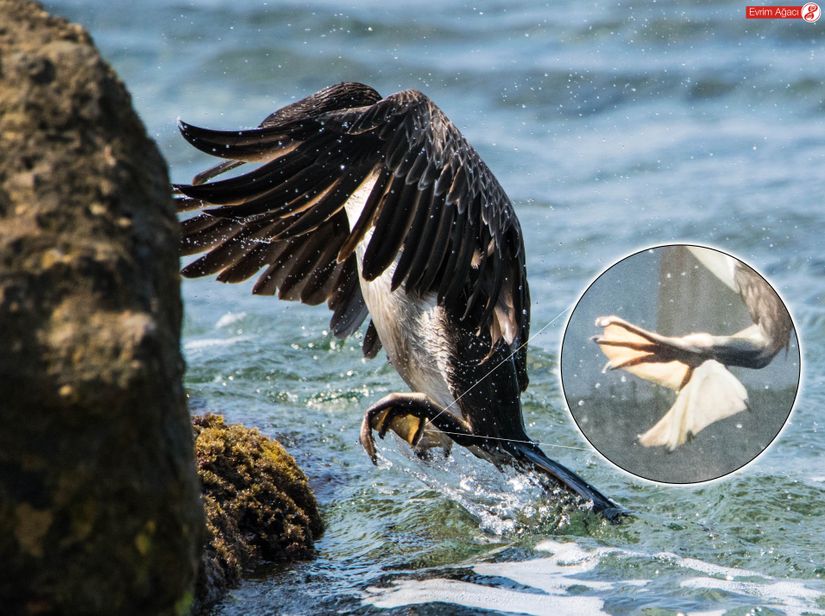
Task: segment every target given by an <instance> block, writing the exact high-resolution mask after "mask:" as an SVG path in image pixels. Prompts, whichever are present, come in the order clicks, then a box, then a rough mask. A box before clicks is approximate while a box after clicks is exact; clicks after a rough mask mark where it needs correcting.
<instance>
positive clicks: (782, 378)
mask: <svg viewBox="0 0 825 616" xmlns="http://www.w3.org/2000/svg"><path fill="white" fill-rule="evenodd" d="M561 376H562V387H563V389H564V395H565V398H566V399H567V404H568V406H569V407H570V411H571V413H572V415H573V419H574V420H575V421H576V424H577V425H578V427H579V429H580V430H581V431H582V433H583V434H584V436H585V437H586V438H587V440H588V441H590V443H591V444H592V445H593V447H595V448H596V449H597V450H598V451H599V452H600V453H601V454H602V455H604V456H605V457H606V458H607V459H608V460H610V461H611V462H613V463H614V464H616V465H617V466H619V467H621V468H622V469H624V470H626V471H628V472H629V473H632V474H634V475H637V476H639V477H643V478H645V479H649V480H652V481H658V482H663V483H697V482H702V481H710V480H712V479H717V478H719V477H722V476H724V475H727V474H728V473H731V472H733V471H735V470H737V469H740V468H742V467H743V466H745V465H746V464H748V463H749V462H751V461H752V460H754V459H755V458H756V457H757V456H759V454H761V453H762V452H763V451H765V449H766V448H767V447H768V445H770V443H771V442H772V441H773V440H774V439H775V438H776V436H777V435H778V434H779V432H780V431H781V430H782V427H783V426H784V425H785V422H786V421H787V419H788V416H789V415H790V412H791V408H792V407H793V403H794V399H795V398H796V392H797V390H798V388H799V379H800V353H799V342H798V339H797V336H796V330H795V328H794V326H793V322H792V320H791V316H790V314H789V312H788V309H787V308H786V306H785V304H784V303H783V301H782V299H781V298H780V297H779V295H778V294H777V293H776V291H775V290H774V289H773V287H771V285H770V284H769V283H768V282H767V281H766V280H765V278H763V277H762V275H760V274H759V273H758V272H757V271H756V270H754V269H753V268H751V267H750V266H748V265H746V264H745V263H743V262H742V261H740V260H738V259H736V258H734V257H732V256H730V255H728V254H726V253H724V252H721V251H719V250H716V249H713V248H706V247H702V246H690V245H670V246H659V247H656V248H651V249H648V250H643V251H641V252H637V253H635V254H632V255H630V256H628V257H626V258H624V259H622V260H621V261H619V262H618V263H616V264H614V265H613V266H611V267H610V268H609V269H607V270H606V271H605V272H604V273H603V274H601V275H600V276H599V277H598V278H597V279H596V280H595V281H594V282H593V283H592V284H591V285H590V287H588V289H587V290H586V291H585V292H584V294H583V295H582V297H581V299H580V300H579V302H578V304H577V305H576V308H575V309H574V310H573V313H572V314H571V316H570V320H569V321H568V323H567V328H566V329H565V333H564V339H563V342H562V351H561Z"/></svg>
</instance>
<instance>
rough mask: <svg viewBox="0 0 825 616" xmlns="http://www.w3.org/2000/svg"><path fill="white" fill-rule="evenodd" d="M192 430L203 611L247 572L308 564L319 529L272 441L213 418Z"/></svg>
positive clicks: (313, 507) (314, 508) (305, 490)
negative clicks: (203, 537)
mask: <svg viewBox="0 0 825 616" xmlns="http://www.w3.org/2000/svg"><path fill="white" fill-rule="evenodd" d="M193 423H194V427H195V435H196V439H195V452H196V456H197V466H198V474H199V475H200V478H201V482H202V484H203V502H204V508H205V510H206V519H207V521H206V527H207V541H206V547H205V549H204V554H203V558H202V561H201V571H200V575H199V576H198V584H197V597H198V601H199V604H200V606H201V607H203V606H207V605H209V604H211V603H213V602H214V601H216V600H217V599H219V598H220V597H221V596H222V594H223V593H224V592H225V590H226V589H227V588H228V587H230V586H233V585H235V584H236V583H237V582H238V581H239V580H240V578H241V575H242V574H243V572H244V570H245V569H247V568H249V567H250V566H253V565H256V564H258V563H260V562H261V561H289V560H296V559H304V558H309V557H311V556H312V555H313V553H314V552H313V547H312V544H313V540H314V539H316V538H317V537H318V536H319V535H320V534H321V532H322V530H323V526H322V523H321V517H320V515H319V513H318V505H317V503H316V502H315V497H314V496H313V494H312V491H311V490H310V488H309V485H308V483H307V478H306V476H305V475H304V473H303V472H302V471H301V469H300V468H298V466H297V464H296V463H295V460H294V459H293V458H292V456H290V455H289V454H288V453H287V452H286V450H285V449H284V448H283V447H282V446H281V445H280V444H279V443H278V442H277V441H274V440H272V439H269V438H267V437H265V436H263V435H262V434H261V433H260V432H258V431H257V430H254V429H250V428H245V427H243V426H239V425H226V424H225V423H224V421H223V419H222V418H221V417H219V416H218V415H205V416H203V417H196V418H195V419H194V421H193Z"/></svg>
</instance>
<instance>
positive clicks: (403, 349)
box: [175, 83, 624, 519]
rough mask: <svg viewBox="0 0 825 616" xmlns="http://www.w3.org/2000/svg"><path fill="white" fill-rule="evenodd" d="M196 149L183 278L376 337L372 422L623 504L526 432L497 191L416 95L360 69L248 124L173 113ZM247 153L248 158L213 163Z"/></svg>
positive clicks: (612, 511)
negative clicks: (379, 377) (382, 367)
mask: <svg viewBox="0 0 825 616" xmlns="http://www.w3.org/2000/svg"><path fill="white" fill-rule="evenodd" d="M179 126H180V130H181V133H182V134H183V137H184V138H185V139H186V140H187V141H188V142H189V143H190V144H192V145H193V146H194V147H196V148H198V149H199V150H202V151H203V152H206V153H208V154H212V155H214V156H218V157H221V158H224V159H226V161H225V162H223V163H222V164H220V165H218V166H216V167H213V168H211V169H208V170H206V171H204V172H203V173H200V174H198V175H197V176H195V178H194V180H193V182H192V184H189V185H177V186H176V187H175V188H176V190H177V191H178V193H179V194H180V195H182V196H180V197H179V198H178V205H179V208H180V210H182V211H186V210H197V211H199V212H200V213H199V214H198V215H195V216H193V217H191V218H187V219H185V220H183V222H182V225H183V239H182V252H183V253H184V254H195V253H201V252H206V254H205V255H204V256H201V257H200V258H198V259H197V260H195V261H193V262H192V263H190V264H189V265H187V266H186V267H184V268H183V270H182V273H183V275H184V276H190V277H191V276H206V275H211V274H217V279H218V280H220V281H223V282H239V281H242V280H245V279H247V278H249V277H251V276H253V275H255V274H256V273H257V272H259V271H260V270H263V272H262V273H261V274H260V276H259V277H258V279H257V282H256V284H255V286H254V288H253V293H257V294H262V295H273V294H275V293H277V294H278V297H279V298H281V299H287V300H299V301H301V302H304V303H306V304H319V303H321V302H324V301H326V303H327V306H328V307H329V308H330V310H332V320H331V323H330V329H331V331H332V332H333V333H334V335H336V336H338V337H346V336H349V335H350V334H352V333H354V332H355V331H356V330H357V329H358V328H359V327H360V326H361V324H362V323H363V322H364V321H365V320H366V319H367V318H368V317H369V325H368V326H367V329H366V333H365V335H364V339H363V352H364V355H366V356H367V357H374V356H375V355H376V354H377V353H378V351H379V350H380V349H381V347H383V348H384V349H385V350H386V353H387V356H388V358H389V361H390V362H391V364H392V366H393V367H394V368H395V370H396V371H398V374H399V375H400V376H401V378H402V379H403V380H404V381H405V382H406V383H407V385H408V386H409V387H410V389H411V390H412V392H411V393H408V392H403V393H393V394H390V395H388V396H386V397H384V398H382V399H381V400H379V401H378V402H376V403H375V404H373V405H372V406H370V407H369V408H368V409H367V410H366V413H365V415H364V419H363V423H362V426H361V432H360V440H361V443H362V445H363V447H364V448H365V449H366V451H367V453H368V454H369V456H370V457H371V458H372V460H373V462H375V461H376V450H375V444H374V440H373V431H374V430H375V431H377V432H378V434H379V435H380V436H381V437H382V438H383V437H384V435H385V434H386V432H387V431H392V432H394V433H396V434H397V435H398V436H400V437H401V438H402V439H403V440H405V441H406V442H407V443H409V444H410V445H411V446H413V447H414V448H415V449H416V451H417V452H420V453H422V455H423V452H425V451H426V450H427V449H428V448H431V447H434V446H438V445H440V446H443V447H445V449H446V450H447V451H449V446H450V444H451V443H452V442H455V443H457V444H458V445H460V446H463V447H466V448H467V449H469V450H470V451H472V452H473V453H474V454H475V455H476V456H478V457H480V458H483V459H486V460H488V461H490V462H492V463H493V464H495V465H496V466H498V467H502V466H504V465H511V466H514V467H516V468H518V469H520V470H522V471H525V470H530V469H532V470H536V471H538V472H539V473H540V474H543V475H544V476H545V477H549V478H552V480H553V482H554V483H553V485H555V484H556V483H557V484H560V485H561V486H563V487H564V488H566V489H567V490H570V491H572V492H574V493H576V494H578V495H580V496H581V497H583V498H585V499H588V500H589V501H592V503H593V504H592V508H593V509H594V510H595V511H597V512H601V513H602V514H604V515H605V516H606V517H608V518H611V519H613V518H616V517H618V516H620V515H622V514H623V513H624V510H623V509H622V508H621V507H619V506H618V505H616V504H615V503H613V502H612V501H611V500H610V499H608V498H607V497H605V496H604V495H602V494H601V493H600V492H599V491H598V490H596V489H595V488H593V487H592V486H591V485H589V484H588V483H587V482H586V481H584V480H583V479H581V478H580V477H579V476H577V475H576V474H575V473H573V472H572V471H570V470H569V469H567V468H565V467H564V466H562V465H561V464H559V463H557V462H555V461H553V460H551V459H550V458H548V457H547V456H546V455H545V454H544V453H543V452H542V450H541V449H540V448H539V447H538V445H537V444H536V443H534V442H533V441H531V440H530V439H529V438H528V436H527V434H526V433H525V429H524V421H523V418H522V411H521V402H520V395H521V392H523V391H524V390H525V389H526V387H527V383H528V378H527V348H526V345H527V340H528V338H529V329H530V294H529V290H528V286H527V273H526V269H525V260H524V241H523V238H522V232H521V228H520V226H519V222H518V220H517V218H516V213H515V211H514V209H513V205H512V204H511V202H510V200H509V199H508V197H507V195H506V194H505V192H504V189H503V188H502V187H501V185H500V184H499V183H498V181H497V180H496V178H495V176H493V173H492V172H491V171H490V169H489V168H488V167H487V165H486V164H485V163H484V162H483V161H482V160H481V158H480V157H479V155H478V153H476V151H475V150H474V149H473V148H472V146H471V145H470V144H469V143H468V142H467V140H466V139H465V138H464V137H463V136H462V134H461V133H460V132H459V130H458V129H457V128H456V127H455V126H454V125H453V124H452V122H450V120H449V119H447V117H446V116H445V115H444V113H443V112H442V111H441V110H440V109H439V108H438V107H437V106H436V105H435V103H433V102H432V101H431V100H430V99H429V98H427V96H425V95H424V94H422V93H421V92H418V91H415V90H405V91H402V92H398V93H396V94H392V95H390V96H387V97H383V98H382V97H381V96H380V95H379V94H378V92H376V91H375V90H374V89H373V88H371V87H369V86H366V85H363V84H359V83H341V84H338V85H334V86H330V87H327V88H325V89H323V90H320V91H319V92H317V93H315V94H313V95H311V96H309V97H307V98H304V99H302V100H300V101H298V102H296V103H293V104H291V105H289V106H287V107H284V108H282V109H280V110H278V111H276V112H275V113H273V114H271V115H270V116H269V117H267V118H266V119H265V120H264V121H263V122H262V123H261V124H260V125H259V126H258V127H257V128H252V129H248V130H230V131H216V130H209V129H205V128H198V127H195V126H192V125H189V124H185V123H183V122H180V123H179ZM246 163H259V164H258V166H256V167H255V168H254V169H252V170H251V171H248V172H247V173H245V174H243V175H237V176H235V177H230V178H229V179H223V180H216V179H214V178H216V177H217V176H219V175H220V174H222V173H224V172H226V171H228V170H231V169H234V168H236V167H239V166H241V165H243V164H246Z"/></svg>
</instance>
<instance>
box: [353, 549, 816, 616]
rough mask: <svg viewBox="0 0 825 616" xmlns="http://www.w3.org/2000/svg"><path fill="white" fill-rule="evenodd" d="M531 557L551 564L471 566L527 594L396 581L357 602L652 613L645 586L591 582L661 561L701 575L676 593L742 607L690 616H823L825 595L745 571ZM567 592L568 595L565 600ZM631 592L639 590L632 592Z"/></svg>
mask: <svg viewBox="0 0 825 616" xmlns="http://www.w3.org/2000/svg"><path fill="white" fill-rule="evenodd" d="M535 549H536V550H537V551H540V552H548V553H550V556H548V557H546V558H536V559H533V560H528V561H519V562H498V563H488V562H484V563H477V564H475V565H470V567H471V568H472V570H473V571H474V572H475V573H476V574H478V575H482V576H487V577H490V578H491V579H494V578H506V579H508V580H511V581H512V582H514V583H515V584H518V585H519V586H522V587H527V589H526V590H513V589H511V588H502V587H500V586H495V585H492V583H491V584H479V583H473V582H466V581H460V580H451V579H445V578H431V579H427V580H410V579H406V580H396V581H394V582H393V583H392V584H391V585H390V586H389V587H384V588H378V587H369V588H367V589H366V591H365V593H364V596H363V601H364V602H365V603H367V604H370V605H373V606H375V607H379V608H398V607H404V606H409V605H419V604H426V603H434V602H440V603H450V604H453V605H461V606H464V607H468V608H477V609H488V610H496V611H499V612H502V613H518V614H531V615H535V616H544V615H547V616H557V615H558V616H565V615H567V614H577V615H579V614H580V615H588V614H604V613H606V612H605V609H604V600H603V597H608V596H614V597H615V596H617V595H618V594H625V595H629V594H630V593H632V594H633V595H634V596H638V597H639V599H640V601H641V602H642V605H644V606H646V607H654V606H656V604H657V603H659V604H662V605H661V606H662V607H666V601H667V600H666V599H662V597H661V589H660V588H653V587H652V586H651V587H649V585H650V584H651V582H652V580H650V579H626V580H615V579H610V576H604V578H603V579H594V578H595V577H596V575H594V572H595V571H596V569H597V567H598V566H599V564H600V563H601V560H602V558H603V557H604V556H607V555H611V557H612V558H620V559H637V558H643V559H645V560H647V561H650V560H651V559H657V560H663V561H667V562H668V564H671V565H675V566H678V567H681V568H683V569H686V570H688V571H690V572H694V573H698V574H702V575H700V576H696V577H688V578H686V579H684V580H682V581H680V582H679V583H678V584H679V586H680V587H682V588H691V589H692V588H696V589H707V588H715V589H719V590H723V591H725V592H728V593H731V594H734V595H738V596H740V597H742V598H743V599H744V602H742V603H737V604H736V605H729V604H727V603H726V604H724V605H723V606H721V609H719V610H713V609H711V610H707V611H702V612H692V613H691V614H692V616H716V615H717V614H718V615H720V616H721V615H722V614H724V613H726V612H727V611H728V610H729V609H730V608H731V607H738V606H741V605H746V604H753V603H756V604H759V605H762V606H766V607H770V608H775V609H778V610H781V611H782V612H783V613H784V614H786V615H787V616H802V615H803V614H820V615H825V610H823V609H821V607H819V606H820V605H821V601H822V599H823V597H825V593H823V592H822V591H820V590H815V589H813V588H810V587H808V586H807V585H806V583H805V582H804V581H801V580H780V579H776V578H773V577H770V576H767V575H763V574H761V573H758V572H755V571H749V570H747V569H737V568H732V567H723V566H720V565H715V564H712V563H707V562H704V561H701V560H697V559H694V558H683V557H680V556H678V555H676V554H673V553H671V552H660V553H657V554H644V553H641V552H634V551H630V550H624V549H621V548H613V547H597V548H593V549H585V548H583V547H582V546H580V545H578V544H576V543H572V542H567V543H564V542H558V541H552V540H547V541H543V542H541V543H539V544H538V545H537V546H536V547H535ZM442 571H443V569H442ZM737 578H739V579H737ZM741 578H744V579H741ZM573 587H575V591H574V592H571V589H572V588H573ZM634 587H635V588H637V589H638V590H631V588H634ZM648 587H649V588H648Z"/></svg>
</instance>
